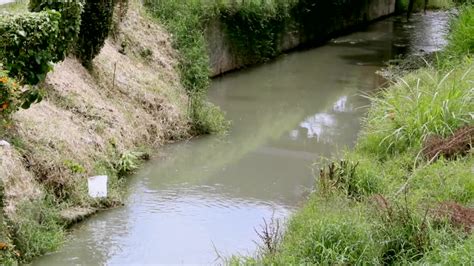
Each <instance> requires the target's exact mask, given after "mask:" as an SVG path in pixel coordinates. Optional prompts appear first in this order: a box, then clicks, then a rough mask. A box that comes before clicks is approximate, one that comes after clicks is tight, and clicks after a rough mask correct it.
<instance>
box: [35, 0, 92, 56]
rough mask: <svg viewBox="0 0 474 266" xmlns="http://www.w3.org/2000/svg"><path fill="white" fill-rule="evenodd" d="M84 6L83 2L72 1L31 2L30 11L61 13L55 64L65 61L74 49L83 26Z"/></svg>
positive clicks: (39, 0) (42, 0)
mask: <svg viewBox="0 0 474 266" xmlns="http://www.w3.org/2000/svg"><path fill="white" fill-rule="evenodd" d="M82 8H83V4H82V1H81V0H71V1H51V0H47V1H46V0H34V1H30V3H29V9H30V10H31V11H33V12H40V11H44V10H56V11H58V12H59V13H61V20H60V22H59V35H58V39H57V42H56V52H55V54H54V56H55V58H54V59H53V61H54V62H59V61H62V60H64V58H65V57H66V55H67V53H68V52H69V51H70V50H71V48H72V47H73V45H74V43H75V41H76V39H77V36H78V34H79V30H80V26H81V14H82Z"/></svg>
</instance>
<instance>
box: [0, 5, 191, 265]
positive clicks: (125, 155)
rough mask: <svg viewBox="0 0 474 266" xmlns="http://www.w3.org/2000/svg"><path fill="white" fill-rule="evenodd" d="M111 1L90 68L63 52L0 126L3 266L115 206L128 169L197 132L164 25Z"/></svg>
mask: <svg viewBox="0 0 474 266" xmlns="http://www.w3.org/2000/svg"><path fill="white" fill-rule="evenodd" d="M10 5H11V7H10V6H2V8H3V9H4V10H5V9H7V10H9V9H8V8H11V9H12V12H27V11H26V3H25V2H22V3H14V4H10ZM118 8H119V7H117V10H115V12H114V22H113V29H112V32H111V35H110V37H109V38H108V39H107V41H106V44H105V46H104V48H103V49H102V51H101V53H100V54H99V55H98V56H97V58H96V59H95V60H94V62H93V67H92V70H86V69H85V68H84V67H83V66H82V65H81V63H80V62H79V61H78V60H77V59H76V58H74V57H72V56H70V57H67V58H66V59H65V61H63V62H61V63H58V64H56V65H55V66H54V71H53V72H51V73H50V74H48V76H47V79H46V81H45V82H44V83H42V84H40V87H42V88H43V89H44V90H45V92H46V96H45V99H44V100H43V101H42V102H41V103H39V104H36V105H34V106H32V107H31V108H30V109H28V110H22V111H20V112H18V113H16V114H15V115H14V116H13V117H12V121H11V122H10V123H9V124H7V125H2V127H1V128H0V133H1V136H0V139H1V140H3V141H2V143H1V144H0V177H1V193H0V195H1V200H2V206H3V208H2V214H1V215H0V264H2V265H11V264H17V263H18V262H22V263H23V262H29V261H31V260H32V259H33V258H34V257H36V256H40V255H42V254H44V253H46V252H51V251H54V250H55V249H57V248H58V247H59V246H60V245H61V244H62V242H63V241H64V239H65V235H66V229H67V228H68V227H70V226H71V225H72V224H74V223H77V222H80V221H82V220H84V219H86V218H87V217H89V216H91V215H93V214H94V213H96V212H97V211H101V210H106V209H109V208H113V207H117V206H121V204H122V203H121V202H122V195H123V194H124V192H125V190H126V176H127V175H128V174H130V173H131V172H133V171H134V170H135V169H137V168H138V167H139V165H140V164H141V163H142V162H143V161H144V160H147V159H148V158H149V157H150V155H149V154H151V153H156V152H157V150H158V151H159V150H160V147H162V146H163V145H164V144H166V143H172V142H175V141H179V140H183V139H189V138H190V137H192V136H193V135H194V134H195V132H194V131H193V129H192V125H193V123H194V121H193V119H192V118H191V115H190V114H189V105H190V103H189V96H188V94H187V93H186V90H185V89H184V87H183V85H182V83H181V80H180V77H179V75H178V73H177V71H176V68H177V66H176V65H177V62H176V61H177V58H178V57H179V56H178V53H177V52H176V51H175V50H174V49H173V48H172V45H171V40H170V36H169V34H168V33H167V32H166V31H165V30H164V29H163V28H162V26H161V25H159V24H157V23H156V22H154V21H153V20H151V19H150V18H149V16H148V14H147V12H146V10H145V9H144V8H143V6H142V4H141V1H135V0H130V1H129V5H128V8H127V10H126V14H123V11H124V10H118ZM0 12H1V11H0ZM97 175H107V176H108V196H107V198H100V199H94V198H91V197H89V196H88V187H87V186H88V185H87V180H88V178H89V177H91V176H97Z"/></svg>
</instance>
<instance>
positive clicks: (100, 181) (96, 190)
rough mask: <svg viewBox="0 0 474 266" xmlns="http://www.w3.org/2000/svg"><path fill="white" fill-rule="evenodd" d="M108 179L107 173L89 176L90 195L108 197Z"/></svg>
mask: <svg viewBox="0 0 474 266" xmlns="http://www.w3.org/2000/svg"><path fill="white" fill-rule="evenodd" d="M107 180H108V177H107V176H106V175H99V176H93V177H89V179H88V186H89V196H91V197H93V198H106V197H107Z"/></svg>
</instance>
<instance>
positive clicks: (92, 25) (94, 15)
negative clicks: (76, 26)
mask: <svg viewBox="0 0 474 266" xmlns="http://www.w3.org/2000/svg"><path fill="white" fill-rule="evenodd" d="M112 17H113V0H99V1H97V0H87V1H86V4H85V6H84V11H83V12H82V16H81V23H82V24H81V29H80V32H79V39H78V43H77V47H76V55H77V56H78V57H79V59H80V60H81V61H82V64H83V65H84V66H86V67H90V66H91V65H92V60H93V59H94V58H95V57H96V56H97V55H98V54H99V52H100V50H101V49H102V47H103V46H104V44H105V39H106V38H107V36H108V35H109V31H110V28H111V26H112Z"/></svg>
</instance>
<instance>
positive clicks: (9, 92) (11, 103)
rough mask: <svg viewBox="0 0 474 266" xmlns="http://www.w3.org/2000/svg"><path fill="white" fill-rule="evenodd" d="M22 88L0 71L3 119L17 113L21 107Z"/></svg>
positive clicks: (0, 106) (0, 112) (0, 104)
mask: <svg viewBox="0 0 474 266" xmlns="http://www.w3.org/2000/svg"><path fill="white" fill-rule="evenodd" d="M19 98H20V88H19V87H18V84H17V83H16V82H15V80H13V79H11V78H9V77H8V76H7V73H6V72H4V71H2V70H0V114H1V115H2V116H3V117H6V116H9V115H10V114H12V113H14V112H16V111H17V110H18V106H19Z"/></svg>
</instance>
